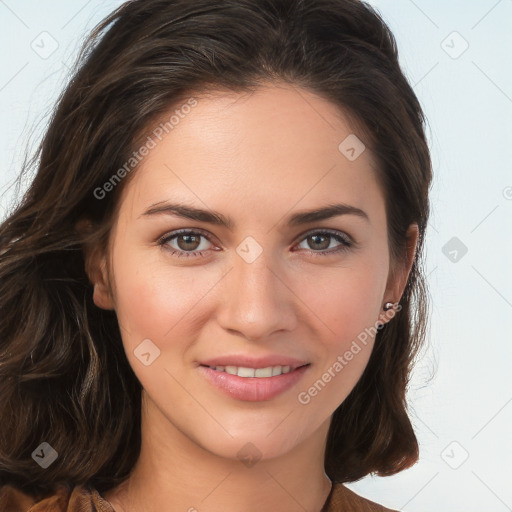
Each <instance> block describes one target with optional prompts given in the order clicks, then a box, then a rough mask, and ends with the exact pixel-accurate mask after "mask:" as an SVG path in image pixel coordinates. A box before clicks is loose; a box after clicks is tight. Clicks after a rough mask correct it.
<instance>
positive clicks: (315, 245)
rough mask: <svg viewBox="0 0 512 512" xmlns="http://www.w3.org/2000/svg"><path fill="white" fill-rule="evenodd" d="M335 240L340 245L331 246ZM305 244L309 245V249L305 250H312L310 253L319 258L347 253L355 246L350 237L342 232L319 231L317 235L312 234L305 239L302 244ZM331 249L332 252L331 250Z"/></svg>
mask: <svg viewBox="0 0 512 512" xmlns="http://www.w3.org/2000/svg"><path fill="white" fill-rule="evenodd" d="M333 240H334V241H336V242H337V243H338V245H334V246H332V245H331V244H332V242H333ZM304 242H306V243H307V247H303V248H305V249H306V250H307V249H311V250H309V251H308V252H310V253H311V254H315V255H318V256H320V255H322V256H326V255H329V254H334V253H338V252H340V251H346V250H348V249H349V248H350V247H352V245H353V242H352V240H351V239H350V237H348V235H345V234H344V233H342V232H340V231H334V232H331V231H317V232H315V233H310V234H308V235H307V236H306V237H305V238H303V242H301V243H304ZM299 246H300V244H299ZM329 247H330V249H331V250H329Z"/></svg>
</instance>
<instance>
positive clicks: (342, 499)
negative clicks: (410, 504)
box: [325, 483, 398, 512]
mask: <svg viewBox="0 0 512 512" xmlns="http://www.w3.org/2000/svg"><path fill="white" fill-rule="evenodd" d="M326 505H327V507H326V509H325V512H341V511H343V512H398V511H397V510H392V509H389V508H386V507H384V506H382V505H379V504H378V503H375V502H374V501H370V500H368V499H366V498H363V497H362V496H359V494H356V493H355V492H354V491H352V490H351V489H349V488H348V487H345V485H343V484H342V483H333V487H332V492H331V495H330V497H329V500H328V502H327V504H326Z"/></svg>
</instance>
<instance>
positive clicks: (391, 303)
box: [383, 302, 395, 311]
mask: <svg viewBox="0 0 512 512" xmlns="http://www.w3.org/2000/svg"><path fill="white" fill-rule="evenodd" d="M394 305H395V303H394V302H386V303H385V304H384V307H383V309H384V311H388V310H389V309H391V308H392V307H394Z"/></svg>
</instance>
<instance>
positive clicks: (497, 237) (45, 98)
mask: <svg viewBox="0 0 512 512" xmlns="http://www.w3.org/2000/svg"><path fill="white" fill-rule="evenodd" d="M191 1H193V0H191ZM120 3H122V2H114V1H99V0H89V1H86V0H81V1H69V0H66V1H65V0H52V1H46V2H40V1H37V2H36V1H35V0H18V1H15V0H0V30H1V34H2V45H1V66H0V109H1V112H2V123H1V126H0V150H1V155H2V163H1V167H0V193H1V194H2V198H1V202H0V207H1V208H2V213H1V217H2V218H3V217H4V216H5V207H6V205H7V204H8V202H9V200H10V199H11V198H12V197H13V193H14V189H12V188H8V186H9V185H10V184H11V183H12V180H13V178H14V177H15V174H16V173H17V172H18V171H19V168H20V163H21V160H22V158H23V155H24V152H25V149H26V144H27V143H30V146H29V147H30V148H32V149H33V148H35V145H36V144H37V143H38V142H39V136H40V134H41V133H42V130H43V129H44V126H45V123H46V122H47V120H48V114H49V113H50V112H51V108H52V105H53V103H54V101H55V100H56V98H57V95H58V94H59V93H60V91H61V89H62V87H63V85H64V84H65V81H66V79H67V75H68V67H69V66H71V64H72V63H73V62H74V58H75V56H76V53H77V50H78V47H79V44H80V42H81V41H82V40H83V38H84V36H85V35H86V34H87V32H88V31H89V30H90V29H92V27H93V26H94V25H95V24H96V23H97V22H98V21H100V19H102V18H103V17H104V16H105V15H106V14H107V13H109V12H110V11H111V10H112V9H113V8H114V7H117V6H118V5H119V4H120ZM370 3H371V4H372V5H374V6H375V7H377V9H378V10H379V11H380V12H381V14H382V15H383V17H384V19H385V20H386V21H387V22H388V24H389V25H390V27H391V29H392V30H393V32H394V34H395V36H396V38H397V42H398V46H399V52H400V58H401V62H402V64H403V67H404V71H405V73H406V75H407V76H408V78H409V80H410V82H411V84H413V86H414V89H415V91H416V93H417V95H418V97H419V99H420V101H421V103H422V105H423V107H424V110H425V112H426V114H427V117H428V120H429V128H428V137H429V141H430V145H431V149H432V158H433V164H434V173H435V178H434V185H433V189H432V196H431V197H432V210H433V211H432V218H431V224H430V227H429V229H428V239H427V244H426V245H427V273H428V276H429V277H428V279H429V284H430V292H431V295H432V324H431V329H430V334H429V346H428V348H427V349H426V350H425V352H424V353H423V355H422V358H421V360H420V361H419V362H418V364H417V367H416V370H415V373H414V378H413V381H412V384H411V387H410V391H409V400H410V407H411V415H412V418H413V422H414V425H415V428H416V431H417V435H418V438H419V442H420V450H421V460H420V461H419V462H418V463H417V464H416V465H415V466H414V467H413V468H411V469H410V470H407V471H404V472H402V473H400V474H398V475H395V476H392V477H387V478H378V477H368V478H365V479H363V480H361V481H359V482H356V483H353V484H350V487H351V488H353V489H354V490H356V491H357V492H359V493H360V494H363V495H364V496H367V497H369V498H370V499H373V500H375V501H378V502H380V503H382V504H384V505H386V506H388V507H391V508H396V509H400V510H403V511H407V512H423V511H431V512H434V511H435V512H455V511H462V510H463V511H464V512H482V511H485V512H501V511H506V510H512V485H511V483H512V470H511V467H510V464H511V461H512V436H511V435H510V433H511V426H512V378H511V373H512V372H511V363H512V339H511V334H510V320H511V319H512V286H511V283H512V264H511V262H512V242H511V239H512V229H511V228H512V165H511V161H512V159H511V156H512V57H511V55H512V0H500V1H496V0H478V1H471V2H470V1H467V0H466V1H462V0H459V1H455V0H451V1H441V0H434V1H432V0H429V1H427V0H415V1H413V0H395V1H391V0H374V1H373V2H370ZM44 31H46V32H48V33H49V34H50V35H51V37H52V38H53V39H55V41H56V42H57V43H58V48H57V49H56V51H55V52H54V53H53V54H52V55H51V56H49V57H48V58H41V56H39V55H38V54H37V53H36V52H35V51H34V50H33V49H32V47H31V43H32V42H33V41H35V42H34V43H33V45H36V44H38V41H40V37H47V38H48V37H49V36H40V34H41V32H44ZM454 31H456V32H458V35H457V34H455V35H454V34H453V32H454ZM47 43H48V44H46V45H45V48H46V49H48V48H51V44H52V42H51V39H47ZM466 45H469V46H468V48H467V50H466V51H465V52H464V53H462V54H461V55H458V54H459V53H460V52H461V50H462V49H464V48H465V46H466ZM454 57H457V58H454ZM29 137H30V139H29ZM453 237H457V239H458V241H456V242H455V243H457V244H460V242H462V243H463V244H464V245H465V246H466V247H467V249H468V252H467V253H466V254H465V255H464V256H463V257H462V258H460V253H459V258H460V259H459V260H458V261H457V262H453V261H451V260H450V259H449V258H448V257H447V256H445V253H447V252H448V251H447V249H446V248H445V249H444V252H443V247H445V244H447V243H448V242H449V241H450V240H451V239H452V238H453ZM452 243H453V242H452ZM449 247H450V246H448V248H449ZM450 250H451V249H450ZM452 443H455V444H452ZM466 453H467V455H468V458H467V460H466V461H465V462H463V463H462V464H461V462H462V461H463V459H464V456H465V454H466ZM460 464H461V465H460ZM459 465H460V467H458V468H457V469H454V467H455V466H459Z"/></svg>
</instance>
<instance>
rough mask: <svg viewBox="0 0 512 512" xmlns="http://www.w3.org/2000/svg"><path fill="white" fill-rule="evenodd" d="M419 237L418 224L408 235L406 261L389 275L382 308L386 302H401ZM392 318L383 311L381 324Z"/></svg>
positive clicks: (399, 263) (400, 263) (409, 230)
mask: <svg viewBox="0 0 512 512" xmlns="http://www.w3.org/2000/svg"><path fill="white" fill-rule="evenodd" d="M418 236H419V230H418V224H416V223H414V224H411V225H410V226H409V229H408V230H407V234H406V238H407V247H406V256H405V259H404V261H403V262H398V263H397V267H396V268H394V269H393V270H392V271H391V272H390V274H389V277H388V282H387V285H386V291H385V293H384V297H383V301H382V306H384V304H385V303H386V302H393V303H397V302H400V299H401V297H402V295H403V293H404V290H405V286H406V285H407V279H408V278H409V274H410V272H411V268H412V264H413V262H414V257H415V256H416V247H417V243H418ZM392 318H393V317H391V318H390V315H389V313H387V314H386V311H384V310H382V311H381V313H380V315H379V322H380V323H387V322H389V321H390V320H391V319H392Z"/></svg>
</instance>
